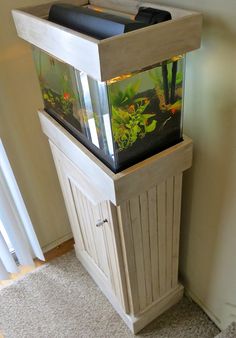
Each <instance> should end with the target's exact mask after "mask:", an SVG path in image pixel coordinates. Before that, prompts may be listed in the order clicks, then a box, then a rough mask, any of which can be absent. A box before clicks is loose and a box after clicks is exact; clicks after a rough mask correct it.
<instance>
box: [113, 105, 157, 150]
mask: <svg viewBox="0 0 236 338" xmlns="http://www.w3.org/2000/svg"><path fill="white" fill-rule="evenodd" d="M148 105H149V100H147V99H145V100H144V101H143V100H142V99H141V100H139V101H138V102H137V101H136V102H135V104H132V105H131V106H130V107H129V108H128V109H127V110H124V109H122V108H116V107H114V106H112V130H113V135H114V140H115V141H116V143H117V144H118V147H119V150H124V149H127V148H128V147H130V146H131V145H132V144H133V143H135V142H136V141H137V139H138V138H143V137H144V136H145V135H146V133H150V132H152V131H154V130H155V128H156V124H157V121H156V120H152V121H151V122H149V120H150V119H151V118H152V117H154V116H155V114H145V113H144V111H145V109H146V108H147V106H148Z"/></svg>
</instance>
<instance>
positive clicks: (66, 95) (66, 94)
mask: <svg viewBox="0 0 236 338" xmlns="http://www.w3.org/2000/svg"><path fill="white" fill-rule="evenodd" d="M63 98H64V100H66V101H67V100H69V98H70V94H69V93H64V94H63Z"/></svg>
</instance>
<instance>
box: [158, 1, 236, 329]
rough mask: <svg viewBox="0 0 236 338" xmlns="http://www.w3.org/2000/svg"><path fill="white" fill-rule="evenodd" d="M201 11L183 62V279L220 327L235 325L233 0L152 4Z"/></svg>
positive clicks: (235, 63)
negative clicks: (194, 44)
mask: <svg viewBox="0 0 236 338" xmlns="http://www.w3.org/2000/svg"><path fill="white" fill-rule="evenodd" d="M158 2H159V3H162V4H166V5H167V4H168V5H173V6H176V7H183V8H192V9H195V10H199V11H202V12H203V14H204V30H203V39H202V48H201V49H200V50H199V51H197V52H193V53H190V54H189V55H188V58H187V78H186V101H185V117H184V131H185V133H186V134H188V135H189V136H191V137H192V138H193V140H194V165H193V168H192V169H191V170H190V171H189V172H188V173H186V174H185V177H184V190H183V210H182V227H181V229H182V230H181V274H182V278H183V280H184V282H185V285H186V287H187V288H188V290H189V291H190V292H191V294H192V295H193V296H194V298H195V299H196V300H198V301H199V303H201V304H202V305H203V306H204V307H205V309H206V310H207V311H208V313H209V314H210V315H211V317H212V318H213V319H214V321H215V322H216V323H217V325H218V326H220V327H221V328H224V327H225V326H226V325H227V324H228V323H229V322H231V321H232V320H236V177H235V173H236V1H235V0H227V1H222V0H214V1H212V0H204V1H203V0H198V1H196V0H195V1H194V0H166V1H165V0H158Z"/></svg>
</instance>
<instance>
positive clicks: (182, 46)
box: [12, 0, 202, 81]
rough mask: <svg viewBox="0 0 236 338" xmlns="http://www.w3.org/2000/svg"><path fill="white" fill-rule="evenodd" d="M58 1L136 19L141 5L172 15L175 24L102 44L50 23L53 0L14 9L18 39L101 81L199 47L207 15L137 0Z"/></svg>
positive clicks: (142, 31) (147, 28)
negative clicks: (121, 13) (49, 16)
mask: <svg viewBox="0 0 236 338" xmlns="http://www.w3.org/2000/svg"><path fill="white" fill-rule="evenodd" d="M55 2H63V3H71V4H77V5H80V6H82V5H92V6H99V7H102V8H108V9H112V10H115V11H123V12H127V13H128V14H130V15H135V14H136V13H137V11H138V7H140V6H150V7H154V8H160V9H166V10H169V11H170V12H171V14H172V20H170V21H167V22H163V23H160V24H156V25H152V26H149V27H146V28H142V29H138V30H136V31H132V32H128V33H125V34H122V35H118V36H114V37H111V38H108V39H104V40H97V39H94V38H92V37H89V36H87V35H85V34H81V33H78V32H76V31H74V30H71V29H68V28H65V27H62V26H60V25H58V24H55V23H52V22H49V21H47V16H48V12H49V9H50V6H51V5H52V2H51V3H48V4H46V5H41V6H35V7H28V8H24V9H20V10H18V9H17V10H13V11H12V15H13V18H14V22H15V26H16V30H17V33H18V35H19V37H21V38H22V39H24V40H26V41H28V42H29V43H31V44H32V45H35V46H37V47H39V48H41V49H42V50H44V51H46V52H47V53H49V54H51V55H52V56H54V57H56V58H58V59H60V60H62V61H64V62H66V63H68V64H70V65H72V66H73V67H75V68H76V69H79V70H82V71H84V72H86V73H87V74H88V75H90V76H91V77H93V78H95V79H97V80H99V81H106V80H109V79H111V78H113V77H116V76H119V75H121V74H125V73H127V72H133V71H137V70H141V69H143V68H146V67H148V66H152V65H155V64H157V63H158V62H161V61H163V60H167V59H169V58H171V57H173V56H175V55H179V54H184V53H186V52H190V51H192V50H194V49H197V48H199V47H200V43H201V28H202V15H201V14H200V13H197V12H192V11H186V10H182V9H177V8H171V7H165V6H159V5H158V4H155V3H151V2H146V1H136V0H118V1H114V0H106V1H105V0H93V1H90V2H88V1H85V0H64V1H54V2H53V3H55Z"/></svg>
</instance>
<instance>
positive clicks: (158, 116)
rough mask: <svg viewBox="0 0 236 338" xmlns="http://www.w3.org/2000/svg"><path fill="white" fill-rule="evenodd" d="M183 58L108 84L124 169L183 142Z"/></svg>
mask: <svg viewBox="0 0 236 338" xmlns="http://www.w3.org/2000/svg"><path fill="white" fill-rule="evenodd" d="M183 60H184V59H183V57H182V56H178V57H175V58H173V59H171V60H168V61H166V62H162V63H161V64H159V65H157V66H156V67H154V68H151V69H147V70H144V71H142V72H137V73H133V74H127V75H123V76H120V77H117V78H115V79H112V80H110V81H108V82H107V85H108V96H109V104H110V113H111V124H112V134H113V139H114V144H115V157H116V159H117V162H118V163H119V165H120V166H121V167H123V166H124V167H125V163H126V162H127V161H129V163H132V162H136V161H137V160H141V159H142V158H144V156H146V157H147V155H151V154H154V153H156V152H158V151H160V150H162V149H165V148H167V147H168V146H171V145H173V144H175V143H177V142H179V141H180V140H181V139H182V106H183V80H184V72H183V70H184V67H183Z"/></svg>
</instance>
